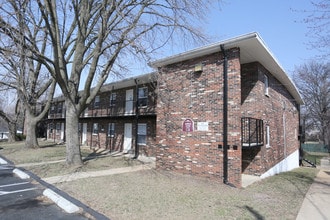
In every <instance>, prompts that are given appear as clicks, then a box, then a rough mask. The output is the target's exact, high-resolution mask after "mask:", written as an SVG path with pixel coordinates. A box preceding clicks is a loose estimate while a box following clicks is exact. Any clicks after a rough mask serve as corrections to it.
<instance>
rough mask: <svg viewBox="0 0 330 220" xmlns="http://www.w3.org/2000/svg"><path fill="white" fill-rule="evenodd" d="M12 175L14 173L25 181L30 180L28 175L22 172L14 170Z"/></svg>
mask: <svg viewBox="0 0 330 220" xmlns="http://www.w3.org/2000/svg"><path fill="white" fill-rule="evenodd" d="M13 173H15V174H16V175H17V176H18V177H19V178H21V179H23V180H25V179H30V175H28V174H27V173H25V172H23V171H22V170H20V169H18V168H15V169H14V170H13Z"/></svg>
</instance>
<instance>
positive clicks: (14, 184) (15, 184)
mask: <svg viewBox="0 0 330 220" xmlns="http://www.w3.org/2000/svg"><path fill="white" fill-rule="evenodd" d="M28 183H29V182H22V183H13V184H7V185H0V188H1V187H2V188H4V187H10V186H19V185H23V184H28Z"/></svg>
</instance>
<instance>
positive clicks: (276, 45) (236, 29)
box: [206, 0, 318, 75]
mask: <svg viewBox="0 0 330 220" xmlns="http://www.w3.org/2000/svg"><path fill="white" fill-rule="evenodd" d="M215 6H216V7H213V9H212V10H211V13H210V15H209V16H208V25H207V27H206V29H207V31H208V32H209V34H210V35H212V36H213V38H214V42H216V41H219V40H224V39H228V38H231V37H236V36H238V35H242V34H246V33H250V32H258V33H259V34H260V36H261V38H262V39H263V40H264V42H265V43H266V45H267V46H268V48H269V49H270V51H272V53H273V55H274V56H275V57H276V59H277V60H278V61H279V63H280V65H281V66H282V67H283V68H284V70H285V71H286V72H287V73H288V74H289V75H291V73H292V71H293V70H294V68H295V66H299V65H301V64H303V63H305V62H306V61H307V60H308V59H311V58H313V57H314V56H315V55H317V54H318V51H316V50H311V49H309V46H308V41H309V40H310V39H309V38H308V37H307V36H306V33H307V32H308V28H307V24H305V23H304V22H303V19H304V18H306V17H307V16H308V15H309V14H310V13H308V12H304V11H311V10H312V9H313V6H312V4H311V3H310V0H282V1H281V0H277V1H276V0H226V1H223V2H222V3H216V4H215Z"/></svg>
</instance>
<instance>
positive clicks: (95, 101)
mask: <svg viewBox="0 0 330 220" xmlns="http://www.w3.org/2000/svg"><path fill="white" fill-rule="evenodd" d="M99 107H100V96H95V100H94V108H99Z"/></svg>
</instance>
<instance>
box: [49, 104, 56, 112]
mask: <svg viewBox="0 0 330 220" xmlns="http://www.w3.org/2000/svg"><path fill="white" fill-rule="evenodd" d="M54 112H55V105H54V104H52V106H51V107H50V114H54Z"/></svg>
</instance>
